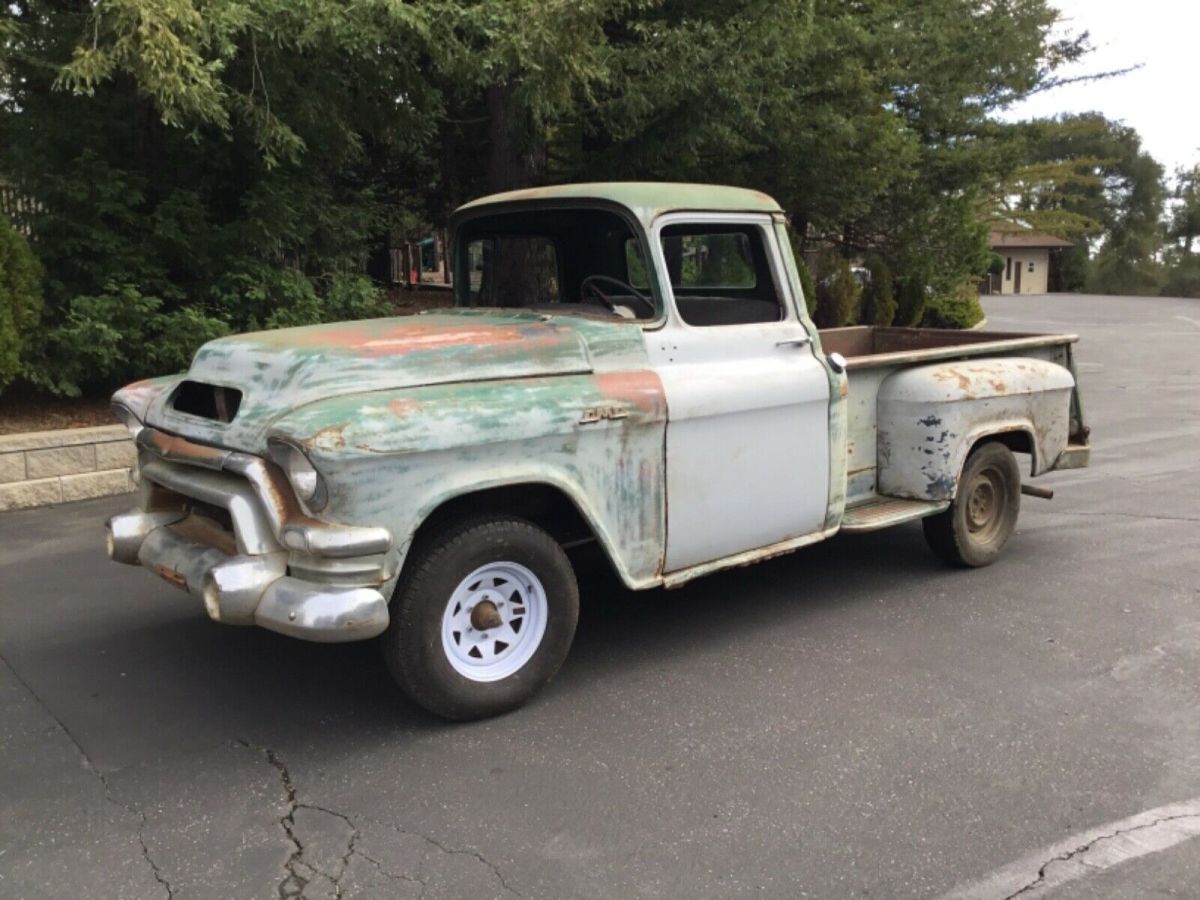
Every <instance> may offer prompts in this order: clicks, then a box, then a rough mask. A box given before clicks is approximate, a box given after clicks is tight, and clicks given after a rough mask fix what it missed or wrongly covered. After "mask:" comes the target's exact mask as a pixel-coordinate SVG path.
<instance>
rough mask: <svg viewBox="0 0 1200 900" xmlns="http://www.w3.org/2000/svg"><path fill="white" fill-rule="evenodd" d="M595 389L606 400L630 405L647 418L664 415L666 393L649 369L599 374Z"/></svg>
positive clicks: (655, 373) (659, 380)
mask: <svg viewBox="0 0 1200 900" xmlns="http://www.w3.org/2000/svg"><path fill="white" fill-rule="evenodd" d="M595 379H596V387H597V388H598V389H599V391H600V394H601V395H602V396H603V397H604V398H605V399H606V400H616V401H620V402H623V403H627V404H630V405H632V406H634V407H636V408H637V409H639V410H640V411H641V412H643V413H645V414H646V415H648V416H654V417H661V416H662V415H664V414H665V413H666V391H665V390H664V389H663V384H662V379H661V378H659V377H658V373H657V372H654V371H652V370H650V369H638V370H634V371H628V372H601V373H599V374H597V375H596V376H595Z"/></svg>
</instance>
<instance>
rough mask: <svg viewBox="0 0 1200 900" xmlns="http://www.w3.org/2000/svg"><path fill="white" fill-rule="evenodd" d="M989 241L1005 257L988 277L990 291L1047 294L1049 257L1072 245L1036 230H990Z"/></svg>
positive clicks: (994, 292)
mask: <svg viewBox="0 0 1200 900" xmlns="http://www.w3.org/2000/svg"><path fill="white" fill-rule="evenodd" d="M989 243H990V245H991V248H992V250H993V251H994V252H995V253H997V254H999V255H1000V258H1001V259H1003V260H1004V270H1003V271H1002V272H1000V273H999V274H998V275H992V276H990V278H989V279H988V281H989V289H990V290H989V293H993V294H1044V293H1046V292H1047V290H1048V285H1049V276H1050V261H1051V256H1053V255H1056V254H1058V253H1059V252H1060V251H1062V250H1065V249H1066V248H1068V247H1071V246H1073V245H1072V244H1071V242H1070V241H1064V240H1063V239H1062V238H1056V237H1054V236H1053V235H1049V234H1042V233H1041V232H1037V231H993V232H992V233H991V234H990V235H989Z"/></svg>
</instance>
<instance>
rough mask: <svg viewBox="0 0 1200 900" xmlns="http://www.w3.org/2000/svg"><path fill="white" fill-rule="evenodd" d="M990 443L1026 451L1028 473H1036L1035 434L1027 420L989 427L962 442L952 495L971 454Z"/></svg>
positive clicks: (960, 480) (1036, 451)
mask: <svg viewBox="0 0 1200 900" xmlns="http://www.w3.org/2000/svg"><path fill="white" fill-rule="evenodd" d="M990 443H995V444H1002V445H1003V446H1005V447H1007V448H1008V449H1009V450H1010V451H1012V452H1013V453H1028V454H1029V474H1030V475H1036V474H1037V473H1038V471H1039V467H1038V442H1037V435H1036V433H1035V432H1034V430H1033V426H1032V425H1030V424H1029V423H1028V422H1020V423H1017V422H1014V423H1009V424H1005V425H1003V426H1001V427H999V428H989V429H986V430H981V431H978V432H973V433H972V434H971V435H970V436H969V437H968V438H967V439H966V440H964V441H963V442H962V447H963V451H962V456H961V457H960V459H959V460H958V465H957V467H956V469H955V473H954V496H958V487H959V485H960V484H961V483H962V475H963V472H964V471H965V469H966V467H967V461H968V460H969V459H970V458H971V455H972V454H973V453H975V452H977V451H978V450H979V449H980V448H981V447H983V446H984V445H985V444H990ZM950 499H953V497H951V498H950Z"/></svg>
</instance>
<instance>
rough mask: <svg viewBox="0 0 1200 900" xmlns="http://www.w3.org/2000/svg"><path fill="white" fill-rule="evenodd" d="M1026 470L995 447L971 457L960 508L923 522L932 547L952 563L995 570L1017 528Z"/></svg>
mask: <svg viewBox="0 0 1200 900" xmlns="http://www.w3.org/2000/svg"><path fill="white" fill-rule="evenodd" d="M1020 512H1021V469H1020V467H1019V466H1018V465H1017V460H1016V457H1014V456H1013V454H1012V451H1011V450H1009V449H1008V448H1007V447H1006V446H1004V445H1003V444H1000V443H997V442H995V441H989V442H986V443H983V444H979V445H978V446H976V447H975V449H973V450H972V451H971V454H970V456H968V457H967V462H966V464H965V465H964V466H963V470H962V475H961V476H960V477H959V480H958V491H957V493H956V496H955V498H954V502H953V503H951V504H950V508H949V509H947V510H946V511H945V512H942V513H938V514H937V515H936V516H928V517H926V518H925V519H924V520H922V524H924V526H925V540H926V541H927V542H928V544H929V547H930V549H931V550H933V552H934V553H936V554H937V555H938V556H940V557H941V558H942V559H944V560H945V561H946V562H948V563H952V564H954V565H958V566H971V567H978V566H989V565H991V564H992V563H994V562H995V561H996V560H997V559H999V558H1000V552H1001V551H1002V550H1003V549H1004V545H1005V544H1006V543H1007V542H1008V539H1009V538H1010V537H1011V536H1012V533H1013V531H1014V530H1015V529H1016V527H1017V516H1018V515H1020Z"/></svg>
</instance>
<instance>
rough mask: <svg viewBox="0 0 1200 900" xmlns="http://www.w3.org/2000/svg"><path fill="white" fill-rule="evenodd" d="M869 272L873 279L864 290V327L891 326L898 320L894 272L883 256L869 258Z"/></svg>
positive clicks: (862, 315) (861, 320)
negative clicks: (893, 279)
mask: <svg viewBox="0 0 1200 900" xmlns="http://www.w3.org/2000/svg"><path fill="white" fill-rule="evenodd" d="M867 271H868V272H870V273H871V278H870V280H869V281H868V282H867V285H866V287H865V288H864V289H863V302H862V314H861V315H860V317H859V321H860V322H861V323H862V324H863V325H891V324H892V321H893V320H894V319H895V318H896V291H895V285H894V283H893V281H892V270H891V269H890V268H889V267H888V264H887V263H886V262H884V260H883V257H881V256H870V257H868V258H867Z"/></svg>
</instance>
